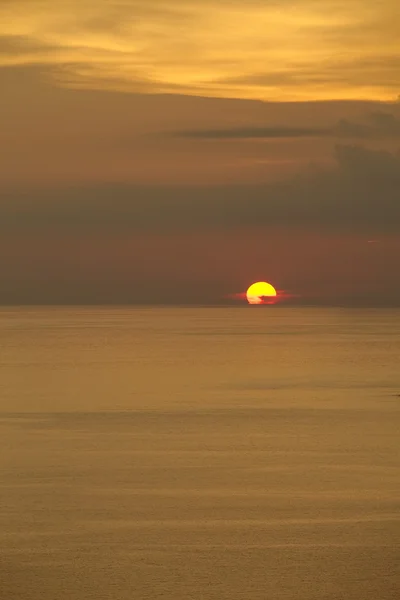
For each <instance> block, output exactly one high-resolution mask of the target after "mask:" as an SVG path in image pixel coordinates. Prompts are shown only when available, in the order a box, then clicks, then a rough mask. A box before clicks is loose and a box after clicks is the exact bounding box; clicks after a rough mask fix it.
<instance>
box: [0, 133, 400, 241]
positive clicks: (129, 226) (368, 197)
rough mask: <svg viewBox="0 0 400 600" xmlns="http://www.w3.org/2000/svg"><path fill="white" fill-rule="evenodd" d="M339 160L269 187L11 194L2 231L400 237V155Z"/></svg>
mask: <svg viewBox="0 0 400 600" xmlns="http://www.w3.org/2000/svg"><path fill="white" fill-rule="evenodd" d="M335 160H336V164H335V167H334V168H332V169H330V170H317V171H310V172H308V173H303V174H301V175H298V176H297V177H294V178H287V179H286V180H282V181H280V182H278V183H269V184H263V185H234V186H227V185H221V186H204V187H201V186H186V187H185V186H178V187H173V186H162V187H161V186H160V187H155V186H138V185H128V184H127V185H121V184H104V185H97V186H86V187H84V186H80V187H77V186H76V187H69V188H63V189H53V190H52V191H49V190H47V191H42V192H32V191H29V192H26V194H23V193H22V192H17V191H9V192H8V193H3V198H2V201H1V205H0V228H1V230H2V231H3V232H4V231H12V230H16V229H18V230H26V231H28V230H32V229H34V230H38V229H46V230H53V231H57V230H67V231H78V230H79V231H92V230H99V229H100V230H103V231H109V232H112V231H123V230H124V231H127V230H131V231H138V232H145V231H160V232H164V233H165V232H167V233H170V232H174V231H188V230H201V229H209V228H220V229H225V230H226V229H231V228H237V227H241V226H266V227H268V226H274V225H283V226H291V227H296V226H301V227H311V228H327V229H334V230H335V229H336V230H352V231H375V232H382V231H392V232H400V196H399V190H400V154H399V153H397V154H396V153H391V152H387V151H378V150H371V149H368V148H364V147H362V146H354V145H343V144H341V145H337V146H336V149H335Z"/></svg>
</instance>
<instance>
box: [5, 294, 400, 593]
mask: <svg viewBox="0 0 400 600" xmlns="http://www.w3.org/2000/svg"><path fill="white" fill-rule="evenodd" d="M0 449H1V451H0V598H1V599H2V600H158V599H163V600H397V599H398V598H400V510H399V506H400V505H399V498H400V470H399V467H400V310H392V309H356V308H352V309H345V308H328V307H325V308H313V307H304V308H296V307H293V306H292V307H288V306H287V307H282V306H261V307H260V306H254V307H247V306H246V307H217V308H189V307H165V308H158V307H157V308H155V307H146V308H142V307H118V308H115V307H104V308H94V307H74V308H71V307H68V308H64V307H54V308H45V307H41V308H27V307H24V308H2V309H0Z"/></svg>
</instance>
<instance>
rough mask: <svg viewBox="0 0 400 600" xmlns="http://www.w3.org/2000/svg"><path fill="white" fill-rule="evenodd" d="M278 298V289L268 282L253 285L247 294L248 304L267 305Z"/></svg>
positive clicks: (258, 282)
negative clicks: (269, 301)
mask: <svg viewBox="0 0 400 600" xmlns="http://www.w3.org/2000/svg"><path fill="white" fill-rule="evenodd" d="M275 297H276V289H275V288H274V286H273V285H271V284H270V283H267V282H266V281H257V283H253V284H252V285H251V286H250V287H249V289H248V290H247V292H246V298H247V302H248V303H249V304H265V303H268V299H269V300H271V299H272V298H275Z"/></svg>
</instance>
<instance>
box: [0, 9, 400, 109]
mask: <svg viewBox="0 0 400 600" xmlns="http://www.w3.org/2000/svg"><path fill="white" fill-rule="evenodd" d="M396 15H397V0H384V2H382V3H379V4H377V3H375V4H374V3H369V4H366V3H365V1H364V0H352V1H351V2H343V1H342V0H327V1H326V2H323V3H322V2H316V1H315V0H286V1H285V2H283V1H282V0H281V1H280V2H275V1H271V2H268V3H267V2H261V1H260V0H248V2H246V3H243V2H239V1H236V0H231V1H229V2H228V1H226V0H214V1H213V2H211V1H209V0H174V1H173V2H166V1H165V0H147V2H141V1H139V0H118V1H117V0H97V2H80V1H78V0H70V1H69V2H67V3H63V2H58V3H54V2H53V1H52V0H12V1H8V0H3V1H2V2H1V3H0V24H1V25H0V46H1V47H2V53H1V58H0V64H2V65H3V66H4V65H20V64H23V65H26V64H47V65H51V66H52V68H53V72H54V77H55V81H57V82H58V84H59V85H65V86H69V87H87V88H91V89H98V88H102V89H103V88H104V89H110V90H124V91H129V90H134V91H137V90H138V89H141V90H143V91H145V92H148V91H149V90H151V92H155V93H159V92H169V93H174V92H176V91H177V90H181V92H182V93H185V94H195V95H203V96H214V97H216V96H222V97H238V98H253V99H255V98H258V99H264V100H265V99H277V100H284V99H303V100H304V99H310V98H313V99H316V98H320V99H327V98H336V99H338V98H349V99H356V98H358V99H360V98H367V97H368V98H371V99H380V100H383V99H386V100H388V99H391V98H394V97H396V96H397V95H398V90H399V87H400V85H399V84H400V75H399V73H400V69H399V62H398V61H399V59H398V57H399V52H400V42H399V36H398V31H397V29H398V27H397V22H398V20H397V19H396ZM1 38H3V39H2V40H1ZM343 48H346V56H345V57H344V58H343V59H340V60H338V58H337V57H338V56H340V54H341V53H342V49H343ZM59 71H61V75H58V72H59Z"/></svg>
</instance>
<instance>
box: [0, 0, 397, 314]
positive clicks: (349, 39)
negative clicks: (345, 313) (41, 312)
mask: <svg viewBox="0 0 400 600" xmlns="http://www.w3.org/2000/svg"><path fill="white" fill-rule="evenodd" d="M399 27H400V6H399V4H398V2H397V1H395V0H384V1H383V2H381V3H376V2H366V1H365V0H348V1H347V2H344V1H342V0H327V1H326V2H323V3H322V2H317V1H316V0H280V1H279V2H278V1H277V2H264V1H261V0H249V2H246V3H243V2H238V1H236V0H231V1H230V2H228V1H225V0H214V1H213V2H211V0H210V1H209V0H185V1H183V0H173V1H171V0H168V1H167V0H148V1H147V2H146V3H144V2H139V1H136V0H118V1H117V0H96V1H92V0H80V1H79V2H78V1H77V0H76V1H75V0H68V1H65V2H60V3H54V2H50V1H49V0H29V1H28V0H3V1H2V2H1V3H0V87H1V90H2V100H1V106H0V127H1V131H2V140H1V146H0V152H1V161H0V227H1V234H2V239H1V244H2V247H3V250H2V258H1V262H0V275H1V278H0V280H1V284H0V303H2V302H3V303H6V302H8V301H11V302H28V303H29V302H30V301H43V302H46V298H47V299H50V300H51V298H53V299H54V301H61V302H62V301H63V298H64V300H65V301H68V299H73V300H74V301H77V302H79V298H81V300H82V301H86V300H90V301H95V302H99V303H101V302H102V301H108V300H110V301H118V302H124V301H128V302H148V301H155V302H157V301H160V302H164V301H166V302H174V301H176V302H180V301H188V302H195V301H196V300H198V301H199V302H202V301H204V302H206V303H209V302H211V303H213V302H216V303H218V302H220V301H222V299H223V298H224V297H225V295H226V294H229V293H235V292H241V291H243V289H245V288H246V286H247V285H248V284H249V283H251V282H252V281H253V280H254V279H255V278H259V279H267V280H271V281H272V283H274V284H276V286H277V287H283V288H289V289H290V291H291V292H292V293H293V294H298V295H300V296H301V297H302V298H303V299H305V298H306V297H307V298H308V297H310V298H311V299H314V300H313V301H315V302H323V303H325V302H329V300H331V301H332V302H339V301H340V302H342V301H343V302H345V303H346V302H347V303H349V304H351V303H361V304H362V303H368V302H370V301H371V299H373V298H375V299H376V298H377V293H376V292H377V288H379V290H380V292H379V302H378V303H379V304H382V303H383V304H384V303H387V304H393V303H397V302H400V283H399V281H398V275H397V269H396V267H395V265H396V264H397V263H396V261H397V256H400V245H399V230H400V209H399V199H398V189H399V186H400V154H399V147H400V143H399V141H400V103H399V102H398V93H399V89H400V85H399V84H400V64H399V56H400V41H399V40H400V37H399V36H398V31H399ZM368 239H377V240H378V241H379V244H376V245H373V247H372V246H371V245H370V244H368ZM272 240H273V242H272ZM157 281H158V282H162V286H160V285H157V283H154V282H157ZM160 287H161V288H162V289H160ZM242 288H243V289H242ZM110 290H111V291H110Z"/></svg>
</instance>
